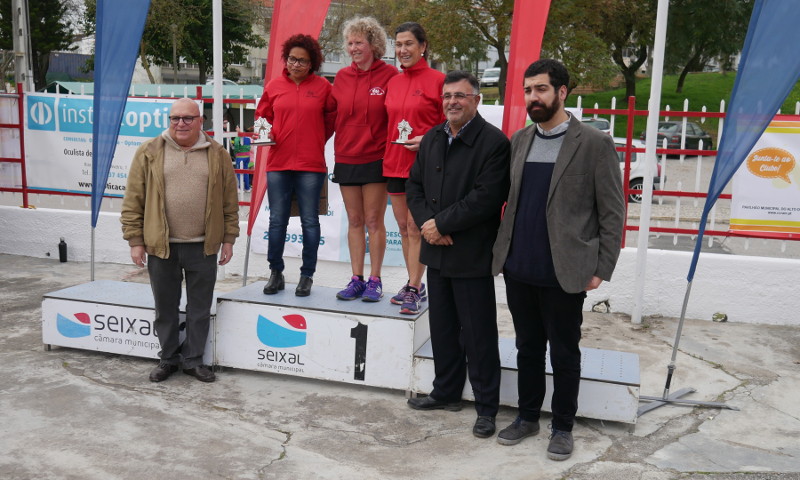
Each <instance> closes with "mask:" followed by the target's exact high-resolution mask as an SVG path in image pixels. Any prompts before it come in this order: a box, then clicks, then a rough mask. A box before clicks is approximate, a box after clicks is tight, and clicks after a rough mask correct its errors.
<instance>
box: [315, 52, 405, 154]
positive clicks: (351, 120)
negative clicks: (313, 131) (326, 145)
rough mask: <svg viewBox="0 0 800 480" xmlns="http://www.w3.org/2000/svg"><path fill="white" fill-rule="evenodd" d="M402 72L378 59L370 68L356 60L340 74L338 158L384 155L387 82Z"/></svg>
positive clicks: (337, 90)
mask: <svg viewBox="0 0 800 480" xmlns="http://www.w3.org/2000/svg"><path fill="white" fill-rule="evenodd" d="M399 73H400V72H398V71H397V69H396V68H395V67H393V66H391V65H388V64H386V63H385V62H383V61H382V60H375V61H373V62H372V65H371V66H370V68H369V69H368V70H366V71H364V70H360V69H359V68H358V66H357V65H356V64H355V63H353V64H352V65H350V66H349V67H345V68H343V69H341V70H339V73H337V74H336V80H334V82H333V93H332V94H331V96H332V97H333V101H334V103H335V105H336V136H335V137H334V138H333V145H334V150H335V151H336V162H338V163H349V164H365V163H370V162H374V161H376V160H380V159H381V158H383V154H384V151H385V150H386V125H387V121H388V116H387V114H386V106H385V105H384V101H385V100H386V92H387V84H388V83H389V80H390V79H391V78H392V77H395V76H397V75H398V74H399Z"/></svg>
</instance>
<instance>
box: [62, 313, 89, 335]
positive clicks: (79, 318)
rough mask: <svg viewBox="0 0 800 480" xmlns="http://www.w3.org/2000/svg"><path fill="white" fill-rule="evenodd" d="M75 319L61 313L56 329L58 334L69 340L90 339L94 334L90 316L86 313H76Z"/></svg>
mask: <svg viewBox="0 0 800 480" xmlns="http://www.w3.org/2000/svg"><path fill="white" fill-rule="evenodd" d="M73 317H74V319H72V318H67V317H65V316H64V315H61V314H60V313H57V314H56V328H58V333H60V334H61V335H64V336H65V337H67V338H79V337H88V336H89V334H90V333H92V327H91V326H90V323H91V322H90V320H89V315H88V314H86V313H76V314H75V315H73Z"/></svg>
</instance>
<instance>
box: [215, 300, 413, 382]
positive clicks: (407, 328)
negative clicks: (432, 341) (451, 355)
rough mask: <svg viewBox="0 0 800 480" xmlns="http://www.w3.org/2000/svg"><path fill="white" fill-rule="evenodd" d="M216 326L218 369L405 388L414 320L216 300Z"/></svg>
mask: <svg viewBox="0 0 800 480" xmlns="http://www.w3.org/2000/svg"><path fill="white" fill-rule="evenodd" d="M216 325H217V326H216V335H215V342H216V361H217V363H218V364H219V365H222V366H227V367H234V368H242V369H246V370H257V371H264V372H273V373H282V374H288V375H295V376H300V377H310V378H318V379H323V380H333V381H339V382H347V383H360V384H365V385H370V386H379V387H386V388H397V389H406V388H408V382H409V378H410V374H411V363H412V356H413V349H412V345H413V343H414V338H413V337H414V332H413V322H405V321H397V320H391V319H385V318H381V317H362V316H358V317H355V316H351V315H343V314H336V313H331V312H323V311H316V310H306V309H298V308H292V307H277V306H270V305H263V304H253V303H241V302H236V301H225V300H224V299H223V298H221V299H220V302H219V303H218V305H217V322H216Z"/></svg>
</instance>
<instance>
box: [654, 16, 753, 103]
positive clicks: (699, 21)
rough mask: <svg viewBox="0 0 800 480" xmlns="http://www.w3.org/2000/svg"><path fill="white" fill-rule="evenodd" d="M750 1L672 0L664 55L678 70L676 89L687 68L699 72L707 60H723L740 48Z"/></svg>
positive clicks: (669, 67)
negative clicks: (708, 0) (709, 0)
mask: <svg viewBox="0 0 800 480" xmlns="http://www.w3.org/2000/svg"><path fill="white" fill-rule="evenodd" d="M752 10H753V4H752V2H751V1H749V0H718V1H716V2H707V1H704V0H672V1H671V2H670V7H669V28H668V29H667V47H666V52H665V56H664V63H665V67H666V68H667V69H669V70H673V71H678V70H680V75H679V76H678V84H677V87H676V89H675V91H676V92H677V93H681V92H682V91H683V84H684V81H685V80H686V75H687V74H688V73H689V72H701V71H703V69H704V68H705V67H706V65H708V63H709V62H710V61H711V60H714V59H717V60H719V61H720V63H725V61H726V59H727V58H729V57H730V56H732V55H735V54H737V53H738V52H739V51H741V49H742V44H743V43H744V37H745V35H746V34H747V26H748V22H749V19H750V14H751V12H752Z"/></svg>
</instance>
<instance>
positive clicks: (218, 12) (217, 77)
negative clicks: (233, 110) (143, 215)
mask: <svg viewBox="0 0 800 480" xmlns="http://www.w3.org/2000/svg"><path fill="white" fill-rule="evenodd" d="M212 9H213V15H212V18H213V28H214V36H213V38H214V42H213V47H214V67H213V72H214V73H213V75H214V102H213V103H212V104H211V115H212V120H213V123H212V128H213V129H214V140H215V141H217V142H218V143H220V144H222V0H214V2H213V3H212ZM217 278H225V267H224V266H222V267H219V269H218V270H217Z"/></svg>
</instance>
